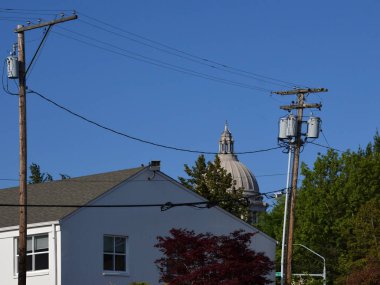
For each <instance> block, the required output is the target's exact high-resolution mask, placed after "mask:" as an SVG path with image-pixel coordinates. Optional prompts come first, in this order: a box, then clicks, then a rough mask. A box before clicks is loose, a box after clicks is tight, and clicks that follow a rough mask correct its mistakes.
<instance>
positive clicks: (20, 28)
mask: <svg viewBox="0 0 380 285" xmlns="http://www.w3.org/2000/svg"><path fill="white" fill-rule="evenodd" d="M76 19H78V15H73V16H70V17H66V18H61V19H58V20H53V21H49V22H45V23H39V24H36V25H30V26H26V27H24V26H21V27H17V29H15V30H14V32H15V33H21V32H25V31H30V30H34V29H39V28H42V27H46V26H53V25H55V24H59V23H63V22H67V21H71V20H76Z"/></svg>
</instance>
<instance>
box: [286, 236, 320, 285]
mask: <svg viewBox="0 0 380 285" xmlns="http://www.w3.org/2000/svg"><path fill="white" fill-rule="evenodd" d="M293 245H298V246H302V247H303V248H305V249H307V250H308V251H310V252H311V253H314V254H315V255H316V256H318V257H320V258H322V260H323V273H322V278H323V285H326V259H325V258H324V257H323V256H322V255H320V254H318V253H316V252H315V251H314V250H312V249H310V248H308V247H307V246H305V245H303V244H300V243H295V244H293ZM314 275H317V274H314ZM319 276H320V275H319Z"/></svg>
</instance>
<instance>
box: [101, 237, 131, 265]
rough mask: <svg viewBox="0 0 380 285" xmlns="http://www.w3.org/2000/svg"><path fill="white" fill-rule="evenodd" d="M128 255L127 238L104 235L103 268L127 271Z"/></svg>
mask: <svg viewBox="0 0 380 285" xmlns="http://www.w3.org/2000/svg"><path fill="white" fill-rule="evenodd" d="M126 257H127V238H126V237H122V236H111V235H105V236H104V237H103V269H104V270H105V271H116V272H117V271H119V272H125V271H126V270H127V266H126Z"/></svg>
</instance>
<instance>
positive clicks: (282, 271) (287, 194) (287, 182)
mask: <svg viewBox="0 0 380 285" xmlns="http://www.w3.org/2000/svg"><path fill="white" fill-rule="evenodd" d="M291 157H292V146H291V145H290V146H289V154H288V173H287V176H286V192H285V206H284V223H283V225H282V246H281V285H284V265H285V264H284V257H285V238H286V222H287V217H288V203H289V202H288V200H289V184H290V162H291Z"/></svg>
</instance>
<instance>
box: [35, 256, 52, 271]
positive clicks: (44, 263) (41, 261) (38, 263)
mask: <svg viewBox="0 0 380 285" xmlns="http://www.w3.org/2000/svg"><path fill="white" fill-rule="evenodd" d="M42 269H49V254H48V253H42V254H36V255H35V256H34V270H42Z"/></svg>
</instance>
